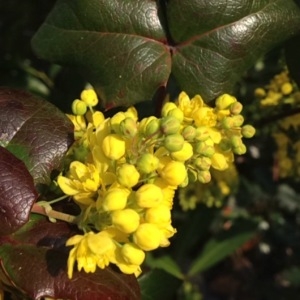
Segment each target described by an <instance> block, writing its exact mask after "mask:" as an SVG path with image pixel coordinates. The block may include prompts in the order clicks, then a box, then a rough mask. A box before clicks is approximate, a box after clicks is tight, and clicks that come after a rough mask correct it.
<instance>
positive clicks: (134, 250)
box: [121, 243, 145, 266]
mask: <svg viewBox="0 0 300 300" xmlns="http://www.w3.org/2000/svg"><path fill="white" fill-rule="evenodd" d="M121 254H122V256H123V258H124V260H125V261H126V263H128V264H131V265H138V266H139V265H141V264H142V263H143V261H144V260H145V252H144V251H143V250H141V249H140V248H139V247H138V246H137V245H135V244H133V243H126V244H125V245H123V246H122V248H121Z"/></svg>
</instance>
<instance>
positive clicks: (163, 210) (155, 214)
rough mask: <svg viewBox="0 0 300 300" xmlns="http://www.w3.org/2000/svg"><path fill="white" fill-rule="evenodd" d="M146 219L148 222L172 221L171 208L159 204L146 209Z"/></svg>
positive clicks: (162, 222)
mask: <svg viewBox="0 0 300 300" xmlns="http://www.w3.org/2000/svg"><path fill="white" fill-rule="evenodd" d="M145 219H146V222H147V223H154V224H157V225H158V226H159V225H160V224H165V223H170V222H171V212H170V209H169V208H168V207H167V206H165V205H159V206H156V207H152V208H149V209H147V210H146V214H145Z"/></svg>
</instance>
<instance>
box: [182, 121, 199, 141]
mask: <svg viewBox="0 0 300 300" xmlns="http://www.w3.org/2000/svg"><path fill="white" fill-rule="evenodd" d="M181 134H182V136H183V138H184V139H185V140H187V141H192V140H193V139H194V138H195V136H196V128H195V127H194V126H191V125H189V126H187V127H185V128H184V129H183V130H182V132H181Z"/></svg>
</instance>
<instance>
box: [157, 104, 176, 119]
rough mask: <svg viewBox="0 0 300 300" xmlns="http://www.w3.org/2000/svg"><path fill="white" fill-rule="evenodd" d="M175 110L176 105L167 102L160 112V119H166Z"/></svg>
mask: <svg viewBox="0 0 300 300" xmlns="http://www.w3.org/2000/svg"><path fill="white" fill-rule="evenodd" d="M174 108H177V105H176V104H175V103H173V102H167V103H165V104H164V106H163V107H162V110H161V115H162V117H166V116H167V115H168V113H169V111H171V110H172V109H174Z"/></svg>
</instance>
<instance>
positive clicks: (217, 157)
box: [211, 153, 228, 171]
mask: <svg viewBox="0 0 300 300" xmlns="http://www.w3.org/2000/svg"><path fill="white" fill-rule="evenodd" d="M211 166H212V167H213V168H214V169H216V170H219V171H224V170H226V169H228V163H227V160H226V158H225V156H224V155H223V154H222V153H215V154H214V155H213V156H212V157H211Z"/></svg>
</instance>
